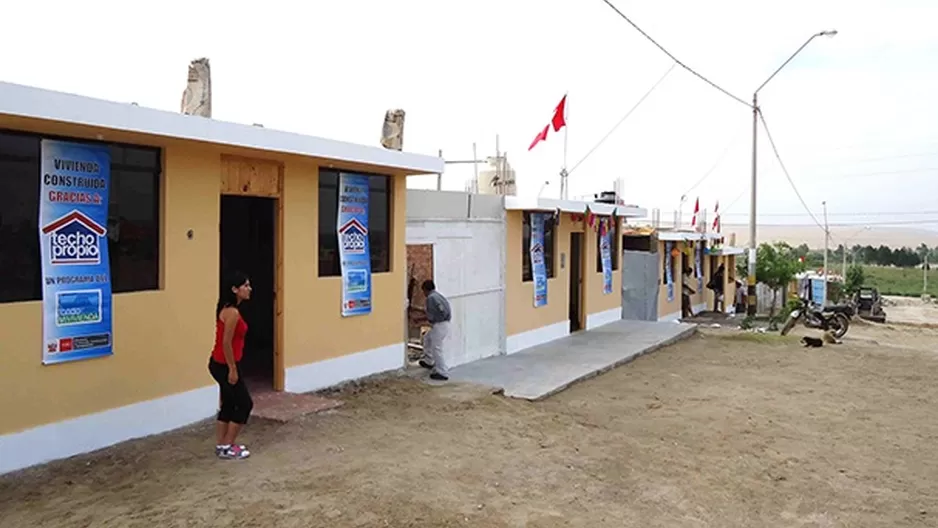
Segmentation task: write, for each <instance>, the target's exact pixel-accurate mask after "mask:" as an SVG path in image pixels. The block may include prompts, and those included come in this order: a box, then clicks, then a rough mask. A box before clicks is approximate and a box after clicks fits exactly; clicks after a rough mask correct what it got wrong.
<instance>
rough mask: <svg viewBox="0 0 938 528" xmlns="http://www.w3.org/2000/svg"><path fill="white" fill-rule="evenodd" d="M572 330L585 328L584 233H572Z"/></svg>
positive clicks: (570, 299)
mask: <svg viewBox="0 0 938 528" xmlns="http://www.w3.org/2000/svg"><path fill="white" fill-rule="evenodd" d="M569 302H570V310H569V315H570V332H571V333H572V332H579V331H580V330H582V329H583V233H570V296H569Z"/></svg>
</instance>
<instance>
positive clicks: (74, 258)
mask: <svg viewBox="0 0 938 528" xmlns="http://www.w3.org/2000/svg"><path fill="white" fill-rule="evenodd" d="M40 173H41V174H40V176H41V182H40V190H39V192H40V194H39V247H40V248H41V249H40V255H41V257H42V337H43V347H42V363H43V364H45V365H50V364H53V363H63V362H66V361H76V360H80V359H89V358H95V357H101V356H109V355H111V354H113V349H112V325H111V267H110V262H109V260H108V248H107V216H108V192H109V189H110V187H111V154H110V150H109V149H108V147H106V146H99V145H85V144H79V143H68V142H63V141H53V140H47V139H44V140H42V162H41V165H40Z"/></svg>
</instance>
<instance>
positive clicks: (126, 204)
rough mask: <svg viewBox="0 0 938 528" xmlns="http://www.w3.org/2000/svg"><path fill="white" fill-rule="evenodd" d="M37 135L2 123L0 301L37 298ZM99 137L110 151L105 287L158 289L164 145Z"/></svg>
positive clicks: (39, 290) (39, 285) (39, 268)
mask: <svg viewBox="0 0 938 528" xmlns="http://www.w3.org/2000/svg"><path fill="white" fill-rule="evenodd" d="M41 139H42V137H41V136H39V135H35V134H28V133H20V132H10V131H2V130H0V248H2V250H0V269H2V270H3V273H0V303H9V302H22V301H37V300H41V299H42V282H41V281H42V263H41V257H40V252H39V192H40V184H41V178H40V148H41V147H40V141H41ZM50 139H52V138H50ZM54 139H62V140H63V141H71V142H74V143H93V144H101V143H97V142H91V141H86V140H76V139H70V138H54ZM104 144H107V145H108V146H109V148H110V151H111V182H110V185H111V188H110V194H109V196H108V222H107V223H108V226H107V227H108V234H107V240H108V254H109V258H110V262H109V263H110V268H111V291H112V292H113V293H115V294H119V293H127V292H135V291H145V290H157V289H159V270H160V218H159V215H160V179H161V172H162V152H161V150H160V149H159V148H152V147H143V146H133V145H119V144H111V143H104Z"/></svg>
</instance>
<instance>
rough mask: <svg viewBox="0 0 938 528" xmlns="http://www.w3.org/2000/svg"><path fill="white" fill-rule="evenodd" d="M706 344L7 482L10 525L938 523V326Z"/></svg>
mask: <svg viewBox="0 0 938 528" xmlns="http://www.w3.org/2000/svg"><path fill="white" fill-rule="evenodd" d="M807 332H808V331H806V330H804V329H802V328H798V329H796V330H795V331H794V332H793V334H795V335H794V336H793V337H790V338H780V337H777V336H773V335H760V334H741V333H738V332H733V331H729V330H706V331H703V332H701V334H700V335H698V336H696V337H694V338H691V339H690V340H688V341H685V342H682V343H680V344H677V345H675V346H672V347H669V348H666V349H663V350H661V351H658V352H655V353H654V354H651V355H648V356H644V357H641V358H639V359H638V360H636V361H634V362H632V363H630V364H627V365H625V366H622V367H620V368H618V369H616V370H613V371H611V372H609V373H607V374H605V375H602V376H600V377H597V378H594V379H591V380H589V381H586V382H583V383H581V384H578V385H576V386H574V387H572V388H570V389H568V390H567V391H564V392H562V393H560V394H558V395H557V396H554V397H552V398H550V399H548V400H546V401H544V402H539V403H528V402H522V401H514V400H507V399H505V398H503V397H501V396H497V395H491V394H489V393H488V392H487V391H485V390H482V389H479V388H477V387H471V386H459V385H450V386H445V387H431V386H428V385H425V384H423V383H421V382H419V381H415V380H412V379H407V378H400V377H398V378H393V379H387V380H383V381H378V382H372V383H368V384H365V385H363V386H360V387H357V388H353V389H348V390H346V391H345V392H343V393H342V394H341V397H343V398H344V399H345V400H346V402H347V403H346V405H344V406H343V407H341V408H340V409H338V410H335V411H332V412H330V413H328V414H321V415H313V416H308V417H305V418H302V419H299V420H296V421H294V422H291V423H288V424H274V423H270V422H263V421H260V420H258V421H255V422H254V423H252V424H250V425H249V427H248V429H247V432H246V434H245V435H244V438H243V440H244V441H245V442H247V443H248V444H249V445H250V446H251V447H252V448H253V450H254V451H255V455H254V456H253V457H252V458H251V459H249V460H246V461H220V460H216V459H215V458H214V456H213V455H212V439H211V435H212V432H211V431H212V429H211V427H212V425H211V423H210V422H206V423H203V424H199V425H197V426H194V427H191V428H188V429H186V430H183V431H178V432H174V433H171V434H167V435H162V436H158V437H151V438H147V439H142V440H138V441H133V442H129V443H125V444H123V445H120V446H117V447H115V448H111V449H107V450H103V451H101V452H98V453H94V454H91V455H87V456H81V457H76V458H73V459H70V460H66V461H62V462H56V463H52V464H49V465H46V466H44V467H40V468H34V469H30V470H26V471H24V472H20V473H18V474H13V475H7V476H4V477H0V526H3V527H16V528H20V527H31V526H42V527H49V528H52V527H60V526H69V527H71V526H92V527H96V528H97V527H127V526H146V527H154V526H159V527H169V526H192V527H196V526H198V527H203V526H237V527H240V526H244V527H246V526H252V527H281V526H282V527H311V526H323V527H381V526H414V527H416V526H427V527H450V526H480V527H502V526H506V527H507V526H512V527H514V526H517V527H521V526H531V527H560V526H583V527H596V526H604V527H605V526H609V527H616V528H620V527H685V526H686V527H701V526H712V527H721V528H722V527H776V526H778V527H807V526H812V527H835V526H870V527H887V526H888V527H903V526H916V527H919V526H922V527H924V526H932V527H934V526H938V420H936V408H938V330H932V329H912V328H907V327H906V328H903V327H888V328H886V327H879V326H874V325H857V326H856V327H855V328H851V332H850V334H848V336H847V340H846V342H845V343H844V344H842V345H836V346H827V347H824V348H820V349H805V348H801V347H800V346H799V345H798V343H797V339H798V336H800V335H804V334H805V333H807Z"/></svg>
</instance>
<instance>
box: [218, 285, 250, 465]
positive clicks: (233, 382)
mask: <svg viewBox="0 0 938 528" xmlns="http://www.w3.org/2000/svg"><path fill="white" fill-rule="evenodd" d="M250 298H251V281H250V280H249V279H248V277H247V275H245V274H243V273H237V272H236V273H232V274H231V275H230V276H228V277H226V278H225V279H224V282H223V283H222V288H221V293H220V294H219V298H218V306H216V308H215V348H213V349H212V357H211V358H210V359H209V361H208V370H209V372H210V373H211V374H212V378H214V379H215V381H216V382H218V387H219V390H220V393H221V405H220V408H219V410H218V418H217V422H216V424H215V436H216V442H215V455H216V456H218V457H219V458H233V459H241V458H247V457H249V456H251V452H250V451H248V450H247V448H245V447H244V446H243V445H239V444H235V440H236V439H237V437H238V433H239V432H240V431H241V427H242V426H244V424H246V423H247V422H248V417H249V416H250V415H251V409H253V408H254V401H253V400H251V394H250V393H249V392H248V388H247V385H245V384H244V380H243V379H242V378H241V371H240V362H241V356H242V355H243V354H244V336H245V334H247V331H248V325H247V323H245V322H244V319H242V318H241V312H240V311H239V310H238V306H239V305H240V304H241V303H242V302H244V301H246V300H248V299H250Z"/></svg>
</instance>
